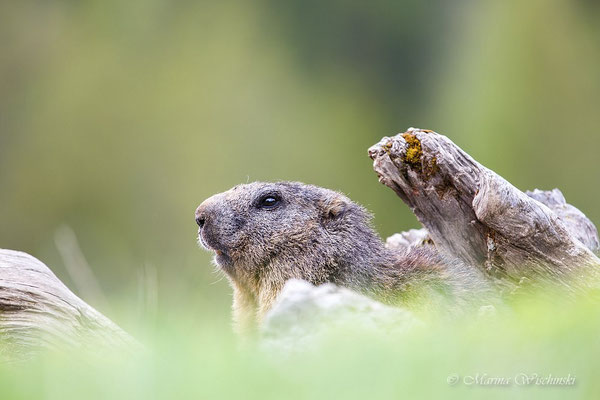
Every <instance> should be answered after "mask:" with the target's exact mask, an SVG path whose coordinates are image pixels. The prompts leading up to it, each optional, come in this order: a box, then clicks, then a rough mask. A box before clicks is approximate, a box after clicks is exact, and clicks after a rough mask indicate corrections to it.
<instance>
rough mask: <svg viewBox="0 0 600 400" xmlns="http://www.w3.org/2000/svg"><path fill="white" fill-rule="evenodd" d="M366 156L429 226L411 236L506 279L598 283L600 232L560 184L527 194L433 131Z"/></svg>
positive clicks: (384, 144) (415, 132)
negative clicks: (368, 156)
mask: <svg viewBox="0 0 600 400" xmlns="http://www.w3.org/2000/svg"><path fill="white" fill-rule="evenodd" d="M369 155H370V157H371V158H372V159H373V166H374V169H375V171H376V172H377V174H378V176H379V181H380V182H381V183H383V184H384V185H386V186H388V187H389V188H391V189H392V190H394V192H395V193H396V194H397V195H398V196H399V197H400V198H401V199H402V200H403V201H404V202H405V203H406V204H407V205H408V206H409V207H410V208H411V209H412V211H413V212H414V213H415V214H416V216H417V218H418V219H419V221H420V222H421V223H422V224H423V226H424V227H425V228H426V230H427V232H425V231H420V232H419V231H417V232H418V234H416V235H415V234H411V235H410V237H412V238H417V239H418V240H421V241H422V240H423V237H428V238H430V239H431V241H432V242H433V243H434V244H435V247H436V248H437V250H438V251H439V252H440V253H442V254H443V255H444V256H446V257H452V258H458V259H460V260H461V261H463V262H465V263H467V264H468V265H473V266H475V267H478V268H480V269H482V270H483V271H484V272H485V273H486V274H487V276H489V277H491V278H493V279H496V280H500V281H503V282H504V283H506V282H512V283H514V284H518V283H520V282H522V281H523V280H524V279H526V280H527V279H538V278H544V279H547V278H550V279H552V280H554V281H558V282H561V283H564V284H565V285H566V286H568V287H573V285H574V284H573V280H571V279H570V278H572V277H581V278H583V279H582V281H583V282H580V283H582V284H585V283H586V282H588V283H589V282H593V281H595V279H592V276H595V275H597V273H598V270H599V266H600V260H599V259H598V257H596V255H595V254H594V251H597V250H598V248H599V244H598V232H597V230H596V227H595V226H594V224H592V222H591V221H590V220H589V219H587V218H586V217H585V215H584V214H583V213H582V212H581V211H579V210H577V209H576V208H575V207H573V206H571V205H569V204H567V203H566V201H565V199H564V197H563V195H562V193H560V191H559V190H557V189H554V190H553V191H549V192H543V191H540V190H535V191H533V192H528V193H527V194H526V193H523V192H521V191H520V190H519V189H517V188H516V187H514V186H513V185H511V184H510V183H509V182H507V181H506V180H505V179H503V178H502V177H500V176H499V175H498V174H496V173H494V172H493V171H491V170H489V169H487V168H485V167H484V166H482V165H481V164H479V163H478V162H477V161H475V160H474V159H473V158H472V157H470V156H469V155H468V154H467V153H465V152H464V151H463V150H462V149H460V148H459V147H458V146H457V145H455V144H454V143H453V142H452V141H450V140H449V139H448V138H447V137H445V136H442V135H439V134H437V133H435V132H432V131H429V130H422V129H414V128H410V129H409V130H408V131H406V132H404V133H401V134H398V135H396V136H394V137H391V138H389V137H385V138H383V139H382V140H381V141H380V142H379V143H377V144H376V145H374V146H372V147H371V148H370V149H369ZM390 241H391V242H392V243H391V244H390ZM394 243H395V242H394V240H393V238H390V240H388V246H392V247H393V246H394ZM401 243H402V242H401ZM405 245H406V244H405Z"/></svg>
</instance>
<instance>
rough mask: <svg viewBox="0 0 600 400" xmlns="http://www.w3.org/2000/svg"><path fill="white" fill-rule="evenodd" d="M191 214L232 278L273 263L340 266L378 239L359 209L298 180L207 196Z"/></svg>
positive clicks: (202, 237) (205, 243)
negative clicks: (193, 214)
mask: <svg viewBox="0 0 600 400" xmlns="http://www.w3.org/2000/svg"><path fill="white" fill-rule="evenodd" d="M195 216H196V222H197V224H198V226H199V227H200V229H199V230H198V238H199V242H200V244H201V245H202V246H203V247H205V248H207V249H209V250H212V251H214V252H215V253H216V256H215V262H216V264H217V265H218V266H220V267H221V268H223V270H224V271H225V272H226V273H227V274H228V275H230V276H231V277H232V278H234V279H235V277H236V275H238V274H241V273H242V271H243V272H244V273H245V274H246V275H247V274H248V273H250V274H260V272H261V269H262V268H265V267H266V266H268V265H271V264H273V261H277V264H278V265H286V266H289V268H296V267H295V266H298V268H301V269H303V268H304V269H305V268H314V269H316V268H320V269H321V270H322V269H323V266H324V265H325V266H328V265H333V266H335V265H340V264H343V260H342V258H348V259H349V260H353V261H356V260H358V259H361V258H363V256H365V254H364V253H365V251H361V249H376V248H377V247H378V243H379V238H378V236H377V235H375V233H374V232H373V230H372V229H371V227H370V219H371V217H370V214H369V213H368V212H367V211H366V210H365V209H364V208H363V207H361V206H359V205H358V204H356V203H353V202H352V201H351V200H350V199H348V198H347V197H346V196H344V195H343V194H341V193H338V192H335V191H332V190H328V189H323V188H320V187H317V186H312V185H306V184H303V183H299V182H276V183H264V182H254V183H249V184H244V185H238V186H235V187H234V188H232V189H230V190H228V191H226V192H224V193H220V194H217V195H214V196H212V197H210V198H209V199H207V200H205V201H204V202H203V203H202V204H201V205H200V206H199V207H198V208H197V209H196V214H195ZM370 251H373V250H370ZM368 252H369V251H367V253H368ZM282 274H285V275H287V276H288V277H292V275H296V276H297V277H301V276H298V275H302V274H298V273H295V272H294V271H291V270H290V271H287V272H285V273H283V272H282Z"/></svg>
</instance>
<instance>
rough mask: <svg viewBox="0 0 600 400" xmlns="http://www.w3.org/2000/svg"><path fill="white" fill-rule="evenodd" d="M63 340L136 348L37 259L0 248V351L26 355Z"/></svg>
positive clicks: (61, 343)
mask: <svg viewBox="0 0 600 400" xmlns="http://www.w3.org/2000/svg"><path fill="white" fill-rule="evenodd" d="M64 346H69V347H73V346H76V347H78V348H86V347H90V348H91V347H93V351H98V349H102V348H110V349H113V350H121V349H122V350H124V351H128V352H130V351H135V350H136V349H140V348H141V347H140V345H139V344H138V343H137V342H136V341H135V340H134V339H132V338H131V337H130V336H129V335H128V334H127V333H125V332H124V331H123V330H121V329H120V328H119V327H118V326H117V325H115V324H114V323H113V322H111V321H110V320H109V319H107V318H106V317H104V316H103V315H102V314H100V313H99V312H98V311H96V310H94V309H93V308H92V307H90V306H89V305H87V304H86V303H85V302H84V301H83V300H81V299H80V298H78V297H77V296H75V295H74V294H73V293H72V292H71V291H70V290H69V289H68V288H67V287H66V286H65V285H64V284H63V283H62V282H61V281H60V280H59V279H58V278H57V277H56V276H55V275H54V274H53V273H52V271H50V269H49V268H48V267H47V266H46V265H44V264H43V263H42V262H40V261H39V260H37V259H36V258H34V257H32V256H30V255H28V254H26V253H22V252H18V251H12V250H1V249H0V356H1V355H3V354H4V356H5V357H10V358H12V357H15V356H18V357H26V356H28V355H31V354H34V353H36V352H37V351H39V350H40V349H47V348H50V349H53V348H59V347H64Z"/></svg>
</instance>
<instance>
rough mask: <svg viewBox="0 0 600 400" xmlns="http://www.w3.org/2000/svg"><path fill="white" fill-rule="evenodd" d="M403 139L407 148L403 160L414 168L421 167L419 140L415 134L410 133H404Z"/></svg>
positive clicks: (421, 152)
mask: <svg viewBox="0 0 600 400" xmlns="http://www.w3.org/2000/svg"><path fill="white" fill-rule="evenodd" d="M402 137H403V138H404V140H406V144H407V145H408V148H407V149H406V154H405V156H404V159H403V161H404V162H405V163H407V164H409V165H410V166H412V167H414V168H415V169H418V170H420V169H421V158H422V157H423V149H422V148H421V141H420V140H419V139H418V138H417V136H416V135H413V134H412V133H405V134H403V135H402Z"/></svg>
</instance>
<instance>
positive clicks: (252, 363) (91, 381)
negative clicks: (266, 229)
mask: <svg viewBox="0 0 600 400" xmlns="http://www.w3.org/2000/svg"><path fill="white" fill-rule="evenodd" d="M550 297H552V296H550ZM554 297H555V299H554V301H551V302H549V296H547V293H545V294H543V295H539V296H533V297H527V298H525V297H524V298H521V299H519V300H517V301H515V302H514V304H513V305H512V307H511V310H507V311H500V312H499V313H498V315H496V316H492V317H484V318H475V317H465V318H460V319H449V320H437V321H434V322H429V323H427V324H426V325H424V326H422V327H419V328H416V329H414V330H412V331H410V332H407V333H406V334H403V335H401V336H397V337H385V336H384V335H382V336H374V335H372V334H364V333H360V332H358V331H356V330H352V329H347V330H344V331H338V332H331V337H326V338H323V339H322V343H320V344H319V345H318V346H316V347H315V348H313V349H306V350H301V351H299V352H297V353H295V354H279V353H276V352H275V353H274V352H269V351H265V350H264V349H261V348H259V347H258V346H256V345H254V344H245V345H242V344H240V343H239V342H238V341H237V339H236V338H235V337H234V335H233V334H232V333H231V329H230V327H229V322H228V321H226V320H225V319H224V318H223V319H214V317H211V319H207V320H203V318H202V317H199V318H192V317H190V316H189V315H188V314H186V313H184V312H181V315H179V316H178V315H169V316H166V315H165V316H162V318H160V320H161V322H159V324H158V326H159V328H158V329H154V330H150V331H147V332H145V335H146V344H147V346H148V348H149V352H150V354H149V355H148V356H143V357H139V358H135V359H125V360H124V359H123V358H122V357H119V356H118V355H109V354H106V355H101V356H95V357H93V358H90V357H86V356H83V355H80V354H68V353H67V354H47V355H45V356H42V357H40V358H38V359H35V360H31V361H29V362H27V363H23V364H8V365H3V366H0V399H30V398H45V399H94V398H102V399H105V398H110V399H113V398H127V399H138V398H139V399H154V398H157V399H158V398H167V399H173V398H195V399H197V398H200V399H222V398H234V399H253V398H256V399H282V398H285V399H290V398H291V399H296V398H297V399H305V398H309V399H312V398H315V399H317V398H327V399H329V398H348V399H354V398H356V399H372V398H386V399H390V398H411V399H412V398H432V397H435V398H457V399H458V398H460V399H464V398H480V397H482V396H485V398H490V399H494V398H506V397H507V396H509V397H511V398H524V399H525V398H526V399H530V398H544V399H552V398H565V397H569V398H597V396H598V394H599V393H600V382H599V380H598V379H597V371H598V369H599V367H600V359H599V357H598V354H600V337H599V335H598V332H599V331H600V329H599V328H600V314H599V313H598V310H599V307H598V305H597V304H596V303H594V302H591V301H588V300H586V299H579V300H576V301H574V302H568V303H567V302H565V301H562V300H561V299H560V296H554ZM561 303H562V304H561ZM534 375H537V376H539V377H547V376H548V375H551V376H553V377H568V376H569V375H570V376H571V377H573V378H574V380H575V384H574V385H567V386H544V385H535V384H530V385H522V384H519V383H522V380H523V377H524V376H529V377H531V376H534ZM477 376H479V378H480V379H483V378H486V377H487V378H502V379H505V380H508V381H509V384H508V385H506V386H499V385H478V384H473V383H472V381H473V380H475V379H476V377H477ZM449 377H450V378H449ZM452 377H458V378H457V383H455V384H453V385H452V384H449V383H448V379H450V380H452ZM515 380H516V381H515ZM517 381H518V382H517ZM468 383H472V384H468Z"/></svg>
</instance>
